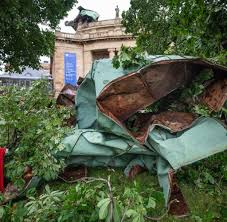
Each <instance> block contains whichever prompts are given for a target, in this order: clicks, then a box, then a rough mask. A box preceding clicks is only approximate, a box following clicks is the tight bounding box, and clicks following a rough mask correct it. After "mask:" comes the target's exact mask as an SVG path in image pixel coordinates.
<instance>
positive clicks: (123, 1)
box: [60, 0, 130, 33]
mask: <svg viewBox="0 0 227 222" xmlns="http://www.w3.org/2000/svg"><path fill="white" fill-rule="evenodd" d="M117 5H118V7H119V9H120V15H121V13H122V11H125V10H127V9H128V8H129V6H130V0H78V3H77V4H76V5H75V6H74V7H73V9H72V10H71V11H69V12H68V16H66V17H65V18H64V19H63V20H62V21H61V22H60V28H61V31H62V32H70V33H74V32H75V31H74V29H73V28H71V27H66V26H65V24H64V23H65V21H71V20H73V19H74V18H76V16H77V14H78V12H79V11H78V9H77V7H79V6H82V7H84V8H86V9H90V10H93V11H96V12H98V13H99V15H100V17H99V20H105V19H113V18H115V8H116V6H117Z"/></svg>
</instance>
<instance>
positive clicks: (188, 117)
mask: <svg viewBox="0 0 227 222" xmlns="http://www.w3.org/2000/svg"><path fill="white" fill-rule="evenodd" d="M195 119H196V116H195V115H194V114H192V113H184V112H171V111H167V112H163V113H160V114H157V115H154V116H153V117H152V124H158V125H162V126H165V127H167V128H169V129H170V130H171V132H172V133H176V132H179V131H182V130H185V129H187V128H189V127H190V126H191V124H192V123H193V121H194V120H195Z"/></svg>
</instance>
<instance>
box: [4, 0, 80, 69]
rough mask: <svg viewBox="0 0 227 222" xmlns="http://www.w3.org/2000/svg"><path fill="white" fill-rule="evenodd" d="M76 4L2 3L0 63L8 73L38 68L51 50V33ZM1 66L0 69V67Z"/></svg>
mask: <svg viewBox="0 0 227 222" xmlns="http://www.w3.org/2000/svg"><path fill="white" fill-rule="evenodd" d="M75 2H76V0H54V1H46V0H36V1H29V0H26V1H25V0H10V1H9V0H1V1H0V27H1V32H0V42H1V45H0V62H1V63H5V64H10V66H9V67H8V68H9V69H11V70H12V69H13V70H16V71H18V70H21V68H23V67H24V66H30V67H33V68H38V67H39V59H40V56H50V55H51V54H52V52H53V50H54V33H53V31H54V29H56V27H57V25H58V24H59V22H60V19H62V18H63V17H64V16H66V14H67V11H69V10H70V9H71V8H72V6H73V4H74V3H75ZM1 63H0V65H1Z"/></svg>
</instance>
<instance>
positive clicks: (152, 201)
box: [147, 197, 156, 209]
mask: <svg viewBox="0 0 227 222" xmlns="http://www.w3.org/2000/svg"><path fill="white" fill-rule="evenodd" d="M155 207H156V200H155V199H154V198H153V197H149V199H148V204H147V208H152V209H155Z"/></svg>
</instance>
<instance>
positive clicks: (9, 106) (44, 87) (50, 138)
mask: <svg viewBox="0 0 227 222" xmlns="http://www.w3.org/2000/svg"><path fill="white" fill-rule="evenodd" d="M70 113H71V110H70V109H66V108H62V107H57V106H56V103H55V99H54V98H53V96H51V95H50V94H49V92H48V81H46V80H41V81H36V82H34V83H33V85H32V87H31V88H17V87H5V88H3V94H2V95H1V96H0V123H1V124H0V130H1V132H0V145H1V146H5V147H7V148H8V149H9V155H8V156H7V157H6V164H5V168H6V175H7V177H9V179H10V180H11V181H13V183H14V184H15V185H16V186H18V187H19V188H21V187H22V186H23V185H24V180H23V178H22V176H23V174H24V171H25V168H26V167H30V168H31V170H32V176H39V177H41V178H43V179H45V180H51V179H54V178H56V177H57V175H58V173H59V171H60V170H61V169H62V167H63V165H64V161H63V160H61V159H57V158H56V157H55V154H56V152H57V151H59V150H61V149H62V148H63V146H62V145H61V140H62V138H63V137H64V135H65V134H66V133H67V132H69V130H70V128H68V127H66V126H64V120H65V119H66V118H68V117H69V116H70ZM15 166H16V167H15Z"/></svg>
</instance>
